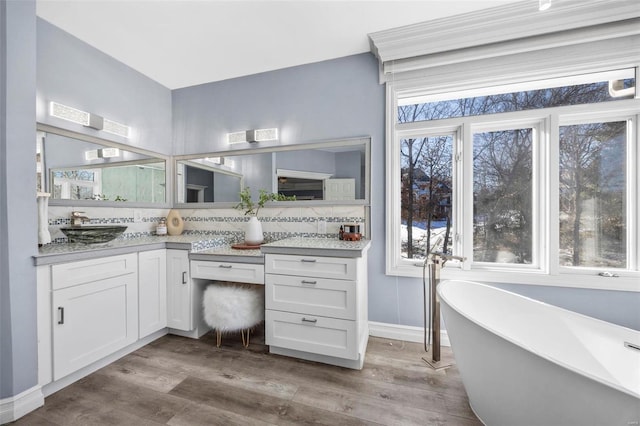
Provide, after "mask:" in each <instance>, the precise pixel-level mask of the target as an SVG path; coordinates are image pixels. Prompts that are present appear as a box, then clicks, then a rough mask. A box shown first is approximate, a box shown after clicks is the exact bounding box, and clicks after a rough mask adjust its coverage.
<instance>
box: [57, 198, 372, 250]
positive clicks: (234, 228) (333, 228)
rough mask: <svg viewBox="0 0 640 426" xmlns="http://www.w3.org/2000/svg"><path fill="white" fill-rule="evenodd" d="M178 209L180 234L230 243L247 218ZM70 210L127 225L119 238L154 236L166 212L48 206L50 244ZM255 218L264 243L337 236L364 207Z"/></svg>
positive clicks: (272, 212) (278, 211)
mask: <svg viewBox="0 0 640 426" xmlns="http://www.w3.org/2000/svg"><path fill="white" fill-rule="evenodd" d="M178 210H179V211H180V214H181V216H182V218H183V219H184V234H186V235H190V234H204V235H211V236H220V237H224V238H226V239H227V240H229V241H230V242H237V241H242V240H243V238H244V227H245V223H246V222H247V221H248V220H249V217H248V216H243V215H242V213H240V212H238V211H237V210H235V209H178ZM72 211H82V212H83V215H84V216H87V217H89V218H90V219H91V223H92V224H96V225H98V224H115V223H119V224H125V225H127V230H126V231H125V232H124V234H123V235H122V236H120V237H119V238H138V237H143V236H150V235H154V234H155V230H156V224H157V223H158V221H159V220H160V219H161V218H164V217H166V216H167V214H168V213H169V209H143V208H135V209H134V208H126V207H125V208H121V207H81V208H78V207H66V206H65V207H62V206H49V231H50V232H51V239H52V241H53V242H54V243H65V242H66V241H67V239H66V237H65V235H64V234H63V233H62V231H60V228H62V227H63V226H68V225H70V224H71V212H72ZM258 218H259V220H260V222H262V230H263V232H264V236H265V240H266V241H267V242H268V241H276V240H279V239H283V238H288V237H314V238H337V236H338V231H339V229H340V225H342V224H344V223H360V224H364V218H365V209H364V206H335V207H333V206H315V207H298V206H296V207H277V208H273V207H271V208H270V207H264V208H262V209H260V215H259V217H258ZM361 229H365V227H364V226H362V227H361Z"/></svg>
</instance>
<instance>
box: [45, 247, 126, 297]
mask: <svg viewBox="0 0 640 426" xmlns="http://www.w3.org/2000/svg"><path fill="white" fill-rule="evenodd" d="M137 271H138V256H137V255H136V254H135V253H131V254H124V255H120V256H107V257H102V258H98V259H91V260H80V261H77V262H70V263H61V264H59V265H53V266H52V267H51V277H52V289H53V290H60V289H63V288H67V287H73V286H76V285H79V284H86V283H91V282H94V281H100V280H106V279H109V278H114V277H119V276H122V275H128V274H135V273H137Z"/></svg>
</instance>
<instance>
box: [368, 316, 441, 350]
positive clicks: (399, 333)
mask: <svg viewBox="0 0 640 426" xmlns="http://www.w3.org/2000/svg"><path fill="white" fill-rule="evenodd" d="M369 336H373V337H383V338H385V339H394V340H404V341H405V342H416V343H422V342H423V341H424V328H422V327H413V326H410V325H398V324H388V323H384V322H374V321H369ZM440 344H441V345H442V346H451V343H449V335H448V334H447V331H446V330H441V331H440Z"/></svg>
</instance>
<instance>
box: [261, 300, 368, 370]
mask: <svg viewBox="0 0 640 426" xmlns="http://www.w3.org/2000/svg"><path fill="white" fill-rule="evenodd" d="M356 331H357V330H356V322H355V321H349V320H343V319H335V318H326V317H322V316H314V315H308V314H296V313H290V312H280V311H272V310H267V311H266V312H265V343H266V344H267V345H272V346H277V347H280V348H286V349H293V350H297V351H303V352H311V353H314V354H320V355H327V356H333V357H338V358H345V359H358V357H359V354H358V345H357V342H358V339H357V335H356Z"/></svg>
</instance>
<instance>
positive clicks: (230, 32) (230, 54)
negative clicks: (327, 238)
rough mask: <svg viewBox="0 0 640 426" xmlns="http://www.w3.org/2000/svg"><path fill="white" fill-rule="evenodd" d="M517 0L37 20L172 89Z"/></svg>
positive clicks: (61, 3)
mask: <svg viewBox="0 0 640 426" xmlns="http://www.w3.org/2000/svg"><path fill="white" fill-rule="evenodd" d="M514 1H517V0H487V1H485V0H420V1H417V0H414V1H403V0H394V1H366V0H359V1H335V0H334V1H331V0H321V1H310V0H309V1H307V0H298V1H294V0H290V1H271V0H262V1H249V0H246V1H245V0H226V1H221V0H204V1H193V0H135V1H134V0H37V14H38V16H39V17H41V18H43V19H45V20H47V21H49V22H50V23H52V24H54V25H56V26H57V27H59V28H61V29H63V30H65V31H67V32H69V33H71V34H73V35H74V36H76V37H78V38H79V39H81V40H84V41H85V42H87V43H88V44H90V45H92V46H94V47H95V48H97V49H99V50H101V51H102V52H104V53H106V54H108V55H110V56H112V57H114V58H116V59H117V60H119V61H121V62H123V63H125V64H127V65H129V66H130V67H132V68H134V69H135V70H137V71H139V72H140V73H142V74H144V75H146V76H148V77H149V78H151V79H153V80H155V81H157V82H159V83H161V84H162V85H164V86H166V87H168V88H170V89H177V88H181V87H187V86H193V85H196V84H202V83H208V82H211V81H219V80H225V79H229V78H234V77H240V76H244V75H250V74H256V73H260V72H264V71H270V70H274V69H279V68H286V67H290V66H295V65H301V64H307V63H312V62H319V61H323V60H327V59H333V58H339V57H343V56H348V55H353V54H357V53H362V52H368V51H369V40H368V38H367V34H369V33H371V32H375V31H380V30H384V29H389V28H394V27H399V26H403V25H408V24H413V23H417V22H424V21H429V20H432V19H437V18H441V17H445V16H450V15H456V14H461V13H466V12H470V11H473V10H478V9H484V8H488V7H493V6H498V5H500V4H505V3H509V2H514Z"/></svg>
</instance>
